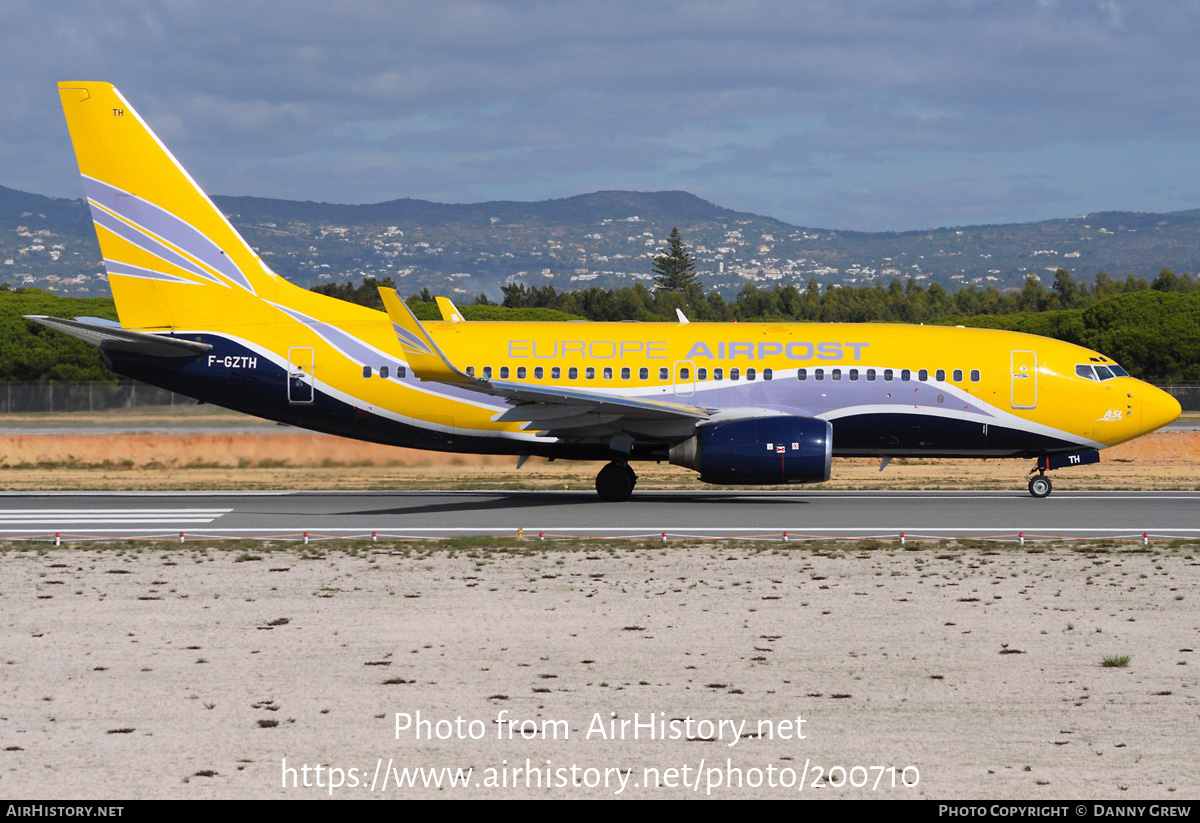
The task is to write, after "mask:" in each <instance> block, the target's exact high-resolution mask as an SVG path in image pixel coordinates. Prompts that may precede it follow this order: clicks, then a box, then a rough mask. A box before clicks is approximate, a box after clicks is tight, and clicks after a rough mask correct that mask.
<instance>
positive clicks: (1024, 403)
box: [1012, 351, 1037, 409]
mask: <svg viewBox="0 0 1200 823" xmlns="http://www.w3.org/2000/svg"><path fill="white" fill-rule="evenodd" d="M1012 407H1013V408H1014V409H1032V408H1036V407H1037V352H1032V351H1014V352H1013V353H1012Z"/></svg>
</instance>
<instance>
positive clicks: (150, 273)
mask: <svg viewBox="0 0 1200 823" xmlns="http://www.w3.org/2000/svg"><path fill="white" fill-rule="evenodd" d="M104 268H105V269H107V270H108V273H109V274H121V275H124V276H126V277H142V278H145V279H147V280H162V281H163V282H165V283H187V284H189V285H192V286H198V285H200V284H199V283H197V282H196V281H195V280H188V279H187V278H185V277H176V276H175V275H173V274H167V273H166V272H161V271H155V270H154V269H147V268H143V267H142V266H135V265H133V264H132V263H122V262H121V261H119V260H109V259H108V258H105V259H104Z"/></svg>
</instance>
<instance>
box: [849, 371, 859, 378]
mask: <svg viewBox="0 0 1200 823" xmlns="http://www.w3.org/2000/svg"><path fill="white" fill-rule="evenodd" d="M850 379H851V380H857V379H858V369H851V370H850Z"/></svg>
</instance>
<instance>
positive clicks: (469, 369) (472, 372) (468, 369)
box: [467, 366, 475, 377]
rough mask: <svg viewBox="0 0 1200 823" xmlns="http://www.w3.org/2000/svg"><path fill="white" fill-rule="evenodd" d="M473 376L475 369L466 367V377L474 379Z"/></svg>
mask: <svg viewBox="0 0 1200 823" xmlns="http://www.w3.org/2000/svg"><path fill="white" fill-rule="evenodd" d="M474 376H475V367H474V366H467V377H474Z"/></svg>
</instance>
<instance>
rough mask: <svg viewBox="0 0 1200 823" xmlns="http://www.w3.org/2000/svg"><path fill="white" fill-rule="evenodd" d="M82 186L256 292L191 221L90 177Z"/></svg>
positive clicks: (92, 197)
mask: <svg viewBox="0 0 1200 823" xmlns="http://www.w3.org/2000/svg"><path fill="white" fill-rule="evenodd" d="M83 188H84V191H85V192H87V196H88V197H89V198H90V199H92V200H95V201H96V202H97V203H100V204H102V205H103V206H105V207H106V208H108V209H111V210H112V211H114V212H116V213H117V214H119V215H121V216H122V217H124V218H125V219H127V220H131V221H133V222H134V223H137V224H138V225H139V226H145V227H146V229H148V230H149V231H152V232H154V233H155V234H157V235H158V236H159V237H162V238H163V239H165V240H166V241H167V242H169V243H173V244H174V245H175V246H177V247H178V248H180V249H183V250H184V251H185V252H187V253H188V254H190V255H191V256H192V257H194V258H196V259H197V260H199V261H200V262H202V263H204V264H205V265H206V266H209V267H210V268H212V269H213V270H215V271H218V272H220V273H221V274H223V275H225V276H226V277H228V278H229V279H230V280H232V281H233V282H234V283H236V284H238V285H239V286H241V287H242V288H243V289H245V290H246V291H248V292H250V293H251V294H253V293H254V288H253V286H251V285H250V281H249V280H248V279H247V278H246V276H245V275H244V274H242V272H241V270H240V269H238V267H237V266H236V265H234V262H233V261H232V260H231V259H229V255H227V254H225V253H224V252H223V251H222V250H221V247H220V246H218V245H217V244H216V243H214V242H213V241H211V240H209V239H208V237H206V236H205V235H204V234H203V233H201V232H200V231H199V230H197V229H195V228H193V227H192V226H191V225H190V224H189V223H186V222H184V221H183V220H180V219H179V218H178V217H176V216H175V215H173V214H171V213H170V212H169V211H167V210H165V209H163V208H160V207H159V206H156V205H154V204H153V203H151V202H150V201H148V200H143V199H142V198H140V197H136V196H134V195H131V194H129V193H128V192H124V191H121V190H120V189H118V188H116V187H115V186H110V185H108V184H107V183H102V182H100V181H99V180H96V179H94V178H91V177H84V178H83Z"/></svg>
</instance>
